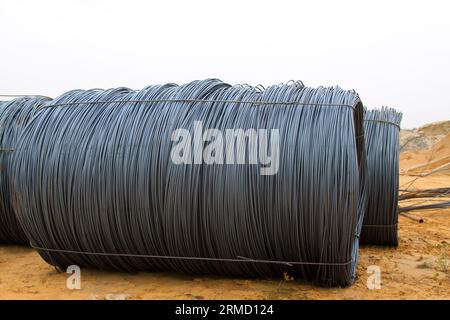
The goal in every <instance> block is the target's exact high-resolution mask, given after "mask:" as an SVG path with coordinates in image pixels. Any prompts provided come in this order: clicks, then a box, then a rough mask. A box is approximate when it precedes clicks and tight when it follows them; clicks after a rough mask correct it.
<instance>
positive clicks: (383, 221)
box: [361, 107, 402, 246]
mask: <svg viewBox="0 0 450 320" xmlns="http://www.w3.org/2000/svg"><path fill="white" fill-rule="evenodd" d="M401 119H402V114H401V113H399V112H397V111H396V110H395V109H392V108H386V107H383V108H381V109H374V110H368V111H366V112H365V116H364V128H365V136H366V139H365V140H366V147H367V167H368V178H367V180H368V203H367V212H366V214H365V217H364V223H363V228H362V231H361V243H362V244H373V245H389V246H397V245H398V234H397V229H398V226H397V221H398V213H397V206H398V189H399V152H400V146H399V135H400V122H401Z"/></svg>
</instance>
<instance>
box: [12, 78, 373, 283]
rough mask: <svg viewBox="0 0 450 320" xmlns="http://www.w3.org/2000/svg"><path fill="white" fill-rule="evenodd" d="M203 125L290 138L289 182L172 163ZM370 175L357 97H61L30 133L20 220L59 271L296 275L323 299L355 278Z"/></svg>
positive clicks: (246, 170) (244, 89)
mask: <svg viewBox="0 0 450 320" xmlns="http://www.w3.org/2000/svg"><path fill="white" fill-rule="evenodd" d="M197 121H198V122H201V123H202V124H203V127H204V128H205V129H206V128H213V129H214V130H218V131H219V132H225V131H226V130H227V129H229V130H233V129H243V130H252V129H255V130H259V129H268V130H272V129H274V130H278V132H279V145H278V147H279V169H278V171H277V173H276V174H272V175H262V174H261V172H260V169H261V168H260V166H259V165H254V164H249V163H248V161H247V162H246V163H239V164H230V163H228V164H218V163H212V164H209V163H208V164H207V163H204V162H201V163H194V164H186V163H182V164H179V163H174V161H173V158H171V152H172V151H173V148H174V146H175V145H177V142H176V141H173V139H172V138H173V133H174V132H175V131H176V130H178V129H180V128H184V129H186V130H188V131H189V132H193V131H194V134H195V124H196V122H197ZM198 122H197V123H198ZM216 132H217V131H216ZM272 139H273V136H270V140H272ZM209 143H213V142H211V140H210V141H209V142H206V141H204V142H203V144H202V145H200V146H198V145H197V149H196V147H195V146H194V148H193V150H194V151H196V150H197V151H196V152H198V150H200V152H201V150H203V148H202V147H205V146H207V145H209ZM194 144H195V142H194ZM188 145H189V146H190V144H189V142H186V146H188ZM225 148H230V147H227V146H226V147H225ZM230 150H231V149H227V150H223V149H222V151H224V152H225V151H226V152H229V151H230ZM248 150H249V149H248V148H247V149H245V145H244V147H243V146H242V145H240V147H239V144H237V148H236V150H235V149H234V147H233V149H232V150H231V153H232V154H234V153H236V157H239V155H241V156H242V154H244V155H245V157H246V159H248V157H249V156H250V155H249V152H248ZM235 151H236V152H235ZM216 152H217V151H216ZM193 157H194V158H195V157H196V155H195V154H194V155H193ZM364 168H365V157H364V133H363V107H362V103H361V101H360V99H359V97H358V95H357V93H355V92H354V91H345V90H342V89H340V88H338V87H336V88H323V87H319V88H317V89H313V88H308V87H304V86H303V85H302V84H300V83H299V82H292V83H288V84H284V85H276V86H271V87H268V88H267V89H262V88H260V87H251V86H248V85H245V86H244V85H238V86H230V85H228V84H226V83H223V82H221V81H219V80H215V79H209V80H204V81H194V82H191V83H188V84H185V85H181V86H177V85H175V84H167V85H155V86H149V87H146V88H144V89H142V90H138V91H133V90H130V89H127V88H118V89H109V90H105V91H103V90H88V91H82V90H75V91H71V92H68V93H66V94H63V95H62V96H60V97H59V98H57V99H55V100H53V101H51V102H49V103H48V105H46V106H45V107H44V108H43V109H42V110H41V111H40V112H39V114H38V115H37V116H35V117H34V118H33V120H32V121H31V122H30V124H29V125H28V126H27V127H26V129H25V130H24V132H23V134H22V137H21V139H20V141H19V143H18V145H17V151H16V152H15V153H14V161H13V162H12V164H11V170H12V171H14V178H15V180H14V187H15V190H16V193H15V202H14V203H15V209H16V213H17V217H18V218H19V220H20V221H21V224H22V226H23V227H24V229H25V232H26V234H27V236H28V237H29V239H30V241H31V245H32V246H33V247H34V248H36V249H37V250H38V252H39V253H40V254H41V256H42V257H43V258H44V259H45V260H46V261H47V262H48V263H50V264H52V265H55V266H57V267H59V268H62V269H64V268H66V267H67V266H68V265H73V264H76V265H79V266H80V267H96V268H101V269H114V270H125V271H138V270H146V271H161V270H165V271H175V272H187V273H195V274H221V275H237V276H252V277H274V276H275V277H276V276H280V275H283V273H284V272H287V273H288V274H289V275H291V276H293V277H294V278H299V279H306V280H311V281H314V282H316V283H319V284H322V285H349V284H350V283H352V281H353V280H354V278H355V268H356V263H357V254H358V236H359V230H360V228H361V225H362V218H363V214H364V209H363V208H362V206H361V203H363V201H362V199H361V198H362V197H361V195H360V192H361V190H362V187H361V186H362V178H363V173H364V172H363V171H364V170H363V169H364Z"/></svg>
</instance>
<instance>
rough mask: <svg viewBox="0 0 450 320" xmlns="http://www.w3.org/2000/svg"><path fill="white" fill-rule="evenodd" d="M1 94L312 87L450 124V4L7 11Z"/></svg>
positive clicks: (49, 4)
mask: <svg viewBox="0 0 450 320" xmlns="http://www.w3.org/2000/svg"><path fill="white" fill-rule="evenodd" d="M0 45H1V47H0V94H43V95H48V96H52V97H56V96H57V95H59V94H62V93H63V92H65V91H68V90H71V89H75V88H83V89H89V88H93V87H96V88H110V87H117V86H126V87H130V88H133V89H139V88H142V87H144V86H147V85H150V84H159V83H165V82H176V83H184V82H188V81H191V80H195V79H204V78H212V77H214V78H219V79H221V80H223V81H225V82H228V83H230V84H237V83H249V84H252V85H256V84H259V83H261V84H263V85H265V86H267V85H270V84H276V83H280V82H286V81H288V80H291V79H294V80H298V79H300V80H303V82H304V83H305V84H306V85H308V86H318V85H325V86H330V85H336V84H337V85H340V86H341V87H343V88H345V89H355V90H357V91H358V92H359V94H360V96H361V98H362V100H363V102H364V103H365V105H367V106H369V107H375V106H381V105H388V106H392V107H395V108H397V109H400V110H401V111H403V113H404V118H403V123H402V126H403V127H405V128H412V127H416V126H419V125H422V124H425V123H427V122H431V121H437V120H449V119H450V92H449V90H450V1H445V0H443V1H435V0H427V1H411V0H410V1H398V0H397V1H392V0H388V1H385V0H377V1H370V2H369V1H361V0H359V1H356V0H355V1H347V0H339V1H317V0H315V1H313V0H310V1H298V0H297V1H279V0H270V1H263V0H259V1H244V0H241V1H234V0H222V1H212V0H209V1H194V0H189V1H187V0H185V1H132V0H127V1H126V0H122V1H114V0H104V1H103V0H102V1H92V0H91V1H89V0H78V1H61V0H59V1H58V0H54V1H52V0H40V1H32V0H30V1H21V0H0Z"/></svg>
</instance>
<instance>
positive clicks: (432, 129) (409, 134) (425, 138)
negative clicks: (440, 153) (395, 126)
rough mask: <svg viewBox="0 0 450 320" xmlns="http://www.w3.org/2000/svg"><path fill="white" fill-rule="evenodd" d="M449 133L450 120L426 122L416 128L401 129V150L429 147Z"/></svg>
mask: <svg viewBox="0 0 450 320" xmlns="http://www.w3.org/2000/svg"><path fill="white" fill-rule="evenodd" d="M449 133H450V120H447V121H438V122H432V123H429V124H426V125H424V126H422V127H420V128H417V129H403V130H401V132H400V146H403V148H402V151H418V150H426V149H430V148H431V147H432V146H433V145H434V144H435V143H437V142H438V141H439V140H441V139H442V138H444V136H446V135H447V134H449Z"/></svg>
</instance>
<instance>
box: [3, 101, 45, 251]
mask: <svg viewBox="0 0 450 320" xmlns="http://www.w3.org/2000/svg"><path fill="white" fill-rule="evenodd" d="M48 100H49V99H47V98H43V97H21V98H16V99H14V100H11V101H4V102H0V244H19V245H25V244H29V241H28V239H27V237H26V236H25V233H24V232H23V230H22V228H21V226H20V224H19V222H18V220H17V219H16V216H15V214H14V211H13V208H12V205H11V188H10V179H9V178H10V173H11V172H10V171H9V168H8V166H9V164H10V161H11V157H12V154H13V153H14V151H15V145H16V142H17V140H18V138H19V136H20V133H21V131H22V129H23V128H24V127H25V126H26V124H27V123H28V121H29V120H30V119H31V118H32V117H33V115H34V114H35V113H36V112H37V108H38V107H39V106H40V105H42V104H43V103H44V102H45V101H48Z"/></svg>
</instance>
